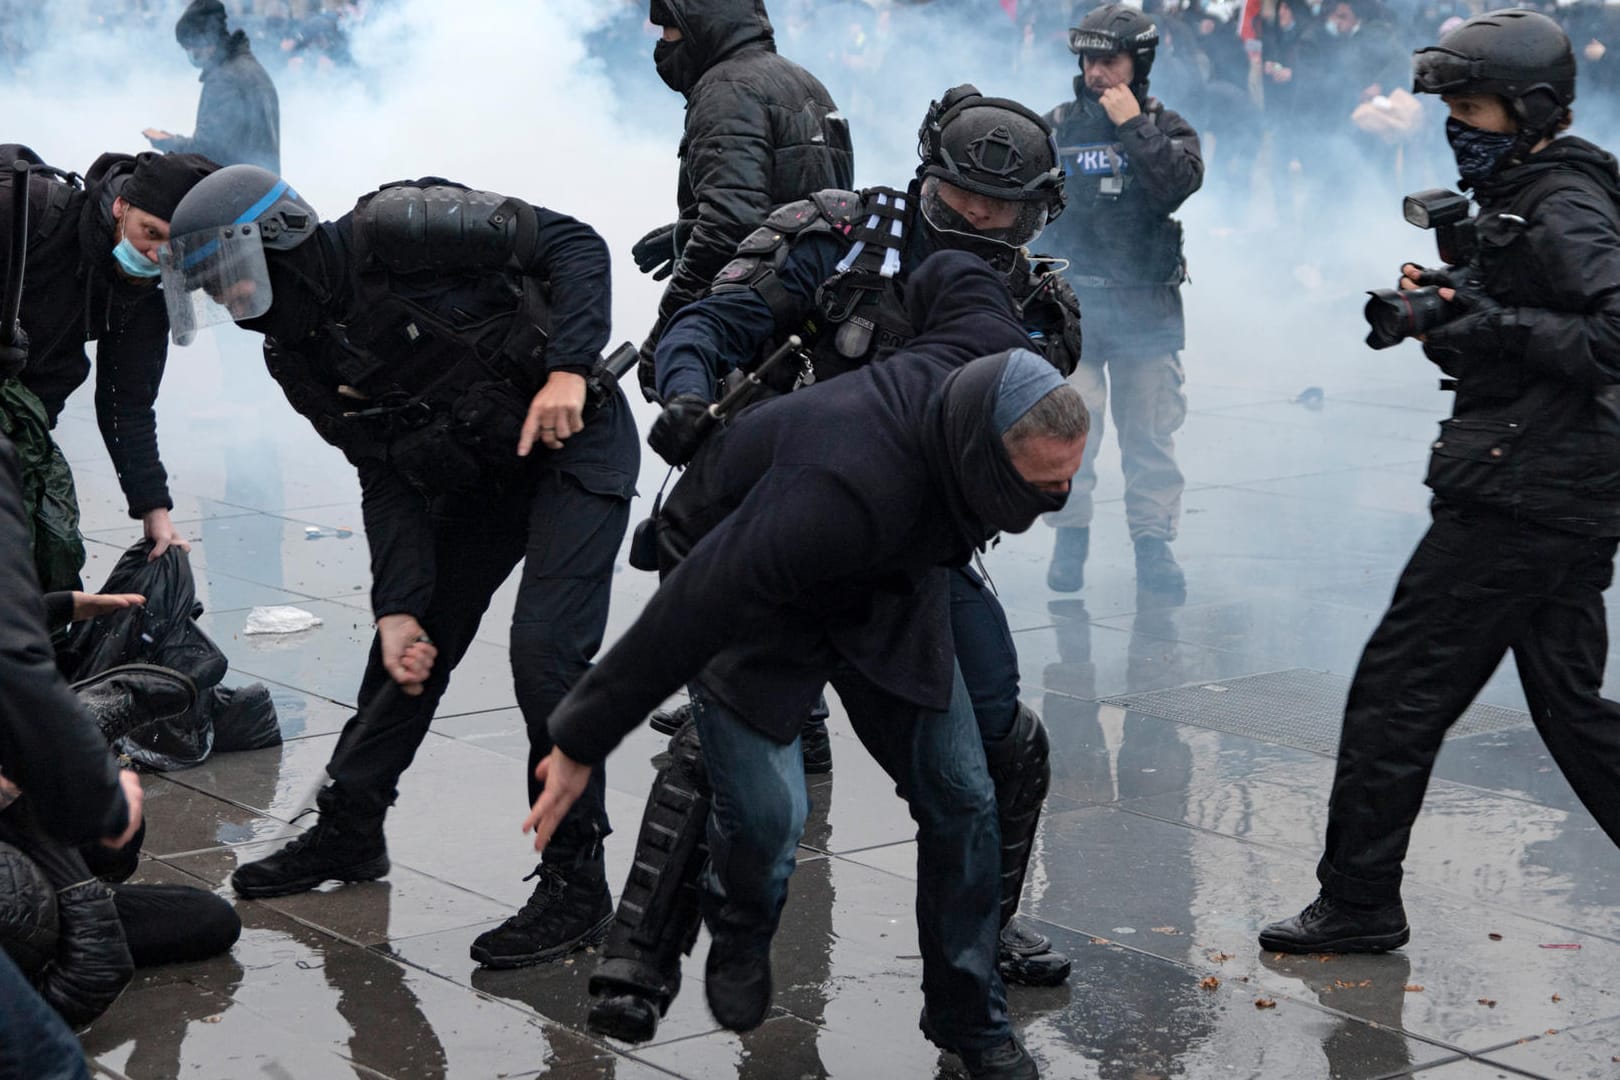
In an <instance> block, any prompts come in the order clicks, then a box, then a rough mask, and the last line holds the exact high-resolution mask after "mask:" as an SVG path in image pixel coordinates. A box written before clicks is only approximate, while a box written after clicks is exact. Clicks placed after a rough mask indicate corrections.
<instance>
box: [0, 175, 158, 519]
mask: <svg viewBox="0 0 1620 1080" xmlns="http://www.w3.org/2000/svg"><path fill="white" fill-rule="evenodd" d="M134 170H135V159H134V158H133V157H131V156H129V155H128V154H103V155H101V157H99V158H97V159H96V163H95V164H94V165H92V166H91V167H90V171H89V172H88V173H87V174H86V175H85V181H84V183H85V186H84V189H83V190H82V191H77V190H70V189H69V188H68V186H67V185H65V184H63V183H61V182H60V181H56V180H52V179H50V178H49V177H47V176H45V175H44V174H40V173H36V174H35V175H34V178H33V180H32V181H31V183H30V185H29V204H28V207H29V209H28V216H29V222H30V225H29V232H30V234H31V235H30V238H29V247H28V268H27V272H26V273H25V275H24V277H23V304H22V327H23V330H24V331H26V332H27V334H28V340H29V351H28V367H27V368H26V369H25V370H24V371H23V374H22V382H23V385H24V386H26V387H28V389H29V390H32V391H33V392H34V393H35V394H36V395H38V397H39V399H40V401H41V402H43V403H44V405H45V412H46V414H47V416H49V418H50V422H51V425H52V426H53V427H54V426H55V424H56V418H57V417H58V416H59V415H60V414H61V412H62V406H63V405H64V404H65V403H66V402H67V399H68V395H69V394H71V393H73V391H74V390H76V389H78V388H79V386H80V385H81V384H82V383H83V382H84V381H85V379H86V378H87V377H88V376H89V374H90V359H89V357H88V356H86V355H85V350H84V343H85V342H86V341H95V342H96V343H97V345H96V421H97V423H98V424H99V425H100V427H101V435H102V438H103V440H104V441H105V442H106V444H107V453H108V454H109V455H110V456H111V458H112V463H113V467H114V468H115V469H117V470H118V482H119V484H120V486H121V487H122V488H123V490H124V497H125V498H126V499H128V500H129V512H130V516H131V517H140V516H141V515H142V514H144V513H146V512H147V511H148V510H152V509H155V508H158V507H163V508H165V509H168V508H171V507H173V505H174V503H173V502H172V501H171V500H170V498H169V488H168V474H167V473H166V472H164V469H163V463H162V461H161V460H160V459H159V457H158V444H157V416H156V414H155V413H154V412H153V403H154V402H155V401H156V400H157V392H158V383H159V382H160V381H161V380H162V378H163V365H164V362H165V360H166V359H167V357H168V349H169V346H168V335H169V314H168V311H167V310H166V309H165V307H164V305H163V293H162V292H161V291H160V290H159V289H158V287H157V282H156V281H155V280H154V281H152V282H149V283H145V282H141V283H138V282H133V281H131V280H129V279H128V278H125V277H124V276H123V275H122V274H121V273H119V271H118V268H117V264H116V263H115V262H114V261H113V257H112V249H113V246H114V245H113V219H112V204H113V200H114V198H115V197H116V196H117V195H118V193H119V191H120V190H122V188H123V185H124V182H125V181H127V180H128V179H129V175H130V173H132V172H134ZM11 198H12V191H11V187H10V185H3V186H0V249H3V248H4V246H5V245H6V244H7V243H9V239H10V232H11ZM0 273H3V271H0Z"/></svg>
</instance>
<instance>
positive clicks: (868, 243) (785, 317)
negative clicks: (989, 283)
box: [591, 85, 1081, 1040]
mask: <svg viewBox="0 0 1620 1080" xmlns="http://www.w3.org/2000/svg"><path fill="white" fill-rule="evenodd" d="M919 137H920V147H921V152H922V163H921V164H920V165H919V166H918V169H917V175H916V177H915V178H914V179H913V180H912V181H911V183H910V184H909V185H908V186H907V187H906V188H904V189H895V188H870V189H868V190H866V191H864V192H859V193H857V192H852V191H837V190H830V191H822V192H817V193H816V194H815V195H813V196H812V197H811V198H809V199H807V200H804V201H802V202H797V203H790V204H788V205H786V206H782V207H779V208H778V209H777V210H775V211H774V212H772V214H771V216H770V218H769V219H768V220H767V221H766V222H765V224H764V226H763V227H761V228H760V229H759V230H757V231H756V232H754V233H753V234H752V235H751V236H749V237H748V239H747V240H746V241H744V243H743V244H742V245H741V247H740V248H739V249H738V252H737V255H736V258H735V259H733V260H732V261H731V262H730V263H728V264H727V265H726V267H725V268H724V269H723V270H722V271H721V272H720V275H719V276H718V277H717V278H716V279H715V283H714V285H713V287H712V290H711V292H710V294H709V295H708V296H707V297H705V298H704V299H703V300H700V301H698V302H697V303H695V304H692V305H690V306H689V307H686V308H685V309H683V310H682V311H680V312H679V313H678V314H677V315H676V316H675V318H674V319H673V320H672V321H671V323H670V325H669V327H668V329H667V331H666V333H665V334H664V336H663V338H662V340H661V341H660V343H659V346H658V351H657V376H658V390H659V393H660V396H661V397H662V398H663V400H664V401H666V402H667V404H666V405H665V407H664V410H663V412H662V413H661V414H660V415H659V417H658V419H657V420H656V421H655V422H654V424H653V428H652V431H651V433H650V435H649V436H648V442H649V444H650V445H651V446H652V447H653V449H654V450H656V451H658V453H659V454H660V455H662V456H663V457H664V458H665V460H667V461H669V462H670V463H671V464H682V465H684V464H686V463H687V462H688V461H691V460H692V459H693V458H694V455H696V457H697V458H699V459H701V458H702V457H703V455H704V454H705V453H706V452H707V450H706V447H707V446H708V445H709V444H708V443H707V442H706V441H705V438H706V435H707V432H708V415H709V414H708V406H709V403H710V402H711V401H712V400H714V398H715V396H716V395H717V393H718V392H719V390H720V388H721V386H722V385H724V384H725V382H726V380H727V379H728V378H729V379H732V380H735V378H736V376H737V375H739V374H741V373H742V372H743V371H750V370H754V369H756V368H757V365H758V364H759V362H760V361H761V360H762V359H764V358H765V357H766V356H767V355H768V354H771V353H773V352H776V351H777V346H778V344H779V343H780V342H782V341H785V340H786V339H787V338H788V337H789V336H790V335H798V336H800V338H801V339H802V340H803V342H804V344H803V347H802V348H801V349H800V350H799V351H798V352H797V353H796V354H794V355H792V356H791V357H789V358H788V363H787V365H786V366H785V367H783V366H773V368H772V369H771V370H754V373H755V374H756V375H757V376H758V377H759V378H761V379H763V380H764V381H765V382H766V383H767V384H768V385H770V386H771V387H772V388H774V389H775V390H777V391H780V392H789V391H792V390H795V389H797V388H800V387H803V386H806V385H810V384H819V383H822V382H825V381H827V380H828V379H831V378H834V377H837V376H840V375H842V374H844V373H847V372H850V371H853V370H856V369H859V368H862V367H864V366H866V365H868V364H871V363H873V362H874V361H879V360H883V359H886V358H887V357H888V356H890V355H891V354H893V353H894V352H895V351H896V350H898V349H903V348H904V347H905V346H906V344H907V343H908V342H909V341H910V340H911V339H912V338H913V337H914V336H915V335H916V332H917V330H916V324H915V313H914V312H912V311H910V310H909V309H908V307H907V304H906V298H905V295H904V289H905V285H906V283H907V282H908V280H909V278H910V274H911V271H912V270H913V269H914V268H916V267H917V266H919V265H921V264H922V262H923V261H924V260H925V259H926V258H927V257H928V256H929V255H930V254H932V253H934V252H938V251H943V250H947V249H956V250H961V251H968V252H971V253H974V254H976V255H978V256H980V257H981V258H982V259H983V260H984V261H986V262H988V263H991V264H992V265H993V266H994V267H995V268H996V270H997V271H998V276H999V277H1000V280H1001V281H1002V282H1003V283H1004V284H1005V285H1006V287H1007V288H1008V290H1009V291H1010V293H1011V294H1012V297H1013V298H1014V302H1015V304H1016V306H1017V308H1018V310H1019V314H1020V317H1021V319H1022V320H1023V324H1024V326H1025V329H1026V333H1027V334H1028V335H1029V337H1030V339H1031V341H1030V344H1033V345H1035V346H1037V347H1039V348H1040V349H1041V350H1042V351H1043V352H1044V354H1045V356H1046V357H1047V359H1048V360H1049V362H1051V363H1052V365H1053V366H1054V367H1055V368H1057V369H1058V370H1059V371H1061V372H1063V373H1065V374H1066V373H1067V372H1069V371H1072V370H1073V369H1074V365H1075V362H1076V360H1077V359H1078V357H1079V354H1080V344H1081V343H1080V328H1079V310H1078V308H1077V306H1076V303H1075V300H1074V296H1073V293H1072V291H1071V290H1069V289H1068V287H1067V286H1066V285H1065V284H1064V282H1063V279H1062V277H1061V276H1060V275H1058V274H1057V273H1056V272H1055V268H1054V264H1053V262H1052V261H1050V260H1047V259H1043V258H1041V257H1039V256H1031V255H1029V254H1028V252H1027V250H1026V248H1025V245H1027V244H1029V243H1031V242H1033V241H1034V240H1035V238H1036V237H1037V236H1038V235H1039V234H1040V231H1041V229H1042V228H1043V227H1044V226H1045V224H1046V222H1047V221H1048V220H1049V219H1050V218H1052V217H1055V216H1056V215H1057V214H1059V213H1061V211H1062V208H1063V187H1062V171H1061V169H1060V167H1059V164H1058V159H1057V153H1056V149H1055V147H1054V146H1053V143H1052V137H1051V129H1050V128H1049V127H1047V126H1046V124H1045V123H1044V122H1043V121H1042V120H1041V118H1040V117H1039V116H1038V115H1037V114H1035V113H1034V112H1032V111H1031V110H1029V109H1027V108H1025V107H1024V106H1022V105H1020V104H1018V103H1017V102H1014V101H1008V100H1005V99H1000V98H987V97H985V96H983V95H982V94H980V93H979V91H978V90H977V89H976V88H975V87H973V86H971V85H963V86H958V87H955V88H953V89H952V90H950V91H949V92H947V93H946V94H945V95H944V96H943V97H942V98H941V99H940V100H939V101H936V102H934V103H933V106H932V108H931V109H930V110H929V112H928V115H927V117H926V118H925V120H924V122H923V124H922V127H921V130H920V132H919ZM971 358H972V357H971V354H968V355H963V356H962V357H961V358H960V359H961V360H962V361H964V362H965V361H966V360H968V359H971ZM775 364H776V365H781V364H782V360H780V359H778V360H777V361H776V362H775ZM834 422H836V421H834ZM950 595H951V624H952V632H953V639H954V642H955V646H956V654H957V659H958V662H959V663H960V665H961V668H962V673H963V677H964V679H965V681H966V685H967V688H968V691H969V693H970V695H971V697H972V701H973V707H974V712H975V717H976V719H977V721H978V726H979V732H980V736H981V739H982V741H983V743H984V747H985V753H986V757H987V760H988V762H989V764H990V774H991V778H992V780H993V781H994V782H995V785H996V791H997V801H998V804H999V807H1000V824H1001V833H1002V844H1003V848H1002V896H1001V928H1002V936H1001V955H1000V966H1001V972H1002V975H1003V976H1004V977H1005V978H1007V979H1009V980H1011V981H1016V982H1022V983H1028V984H1032V985H1053V984H1056V983H1060V982H1062V981H1063V980H1064V979H1065V978H1066V977H1067V975H1068V972H1069V967H1070V962H1069V959H1068V958H1067V957H1066V956H1063V955H1062V954H1060V953H1057V952H1055V951H1053V949H1052V947H1051V942H1050V940H1049V939H1047V938H1046V937H1045V936H1044V935H1042V934H1040V933H1038V932H1037V931H1036V930H1035V929H1034V928H1033V927H1031V926H1030V925H1029V924H1027V923H1026V922H1024V921H1022V920H1017V919H1015V918H1014V915H1015V913H1016V911H1017V909H1018V904H1019V899H1020V896H1021V894H1022V891H1023V883H1024V876H1025V870H1026V867H1027V864H1028V860H1029V856H1030V852H1031V848H1032V845H1033V842H1034V836H1035V828H1036V825H1037V823H1038V820H1039V816H1040V811H1041V807H1042V804H1043V802H1044V800H1045V795H1046V789H1047V786H1048V784H1049V781H1050V769H1049V765H1048V760H1047V754H1048V751H1047V738H1046V733H1045V730H1044V729H1043V728H1042V727H1041V723H1040V719H1039V717H1037V716H1036V715H1035V713H1034V712H1032V711H1031V710H1029V709H1028V708H1027V707H1024V706H1023V705H1021V704H1020V702H1019V700H1018V658H1017V655H1016V653H1015V652H1014V650H1013V645H1012V636H1011V633H1010V631H1009V629H1008V626H1007V620H1006V615H1005V614H1004V613H1003V611H1002V609H1001V606H1000V604H999V602H998V601H997V600H996V598H995V596H994V595H993V594H992V593H991V592H990V590H989V589H988V587H987V586H986V585H985V583H984V582H983V580H982V579H981V578H980V577H979V576H978V575H977V574H976V573H974V571H973V570H972V569H971V567H967V566H962V567H959V568H957V569H955V570H953V571H952V573H951V574H950ZM804 738H805V736H803V735H801V741H803V740H804ZM805 758H806V767H807V768H808V767H809V764H810V755H809V754H808V753H806V755H805ZM705 783H706V781H705V780H704V779H703V766H702V759H701V756H700V753H699V750H698V747H697V745H696V739H695V733H693V732H692V731H691V730H690V728H689V727H688V728H686V729H683V730H682V731H680V732H678V733H677V734H676V737H675V740H674V743H673V745H672V760H671V764H670V765H669V766H668V767H667V768H666V769H665V770H664V771H663V772H662V773H661V774H660V776H659V779H658V781H657V785H656V788H657V789H659V790H700V789H701V788H702V787H703V786H704V784H705ZM670 805H672V802H671V800H668V799H666V800H660V799H659V798H658V796H657V793H656V790H655V795H654V797H653V800H652V802H650V803H649V812H648V817H647V819H646V820H645V822H644V826H643V834H642V839H641V842H640V844H639V845H638V848H637V856H636V863H637V865H638V867H639V868H640V870H638V874H637V875H635V876H633V878H632V881H631V882H630V884H629V885H628V886H627V889H626V893H625V896H624V898H623V899H622V901H621V904H620V908H619V920H618V922H617V923H616V924H615V927H614V930H613V932H612V933H611V934H610V936H609V940H608V942H607V943H606V945H605V946H604V949H603V957H604V959H603V962H602V963H601V965H600V966H599V968H598V971H597V974H596V976H595V977H594V978H593V980H592V992H593V993H594V994H596V995H597V997H598V1001H597V1003H596V1005H595V1006H594V1007H593V1009H592V1012H591V1023H592V1025H593V1027H595V1028H596V1029H597V1030H599V1031H603V1032H605V1033H608V1034H613V1035H616V1036H618V1037H621V1038H627V1039H631V1040H643V1039H647V1038H651V1037H652V1035H653V1033H654V1031H655V1030H656V1025H657V1022H658V1017H659V1015H660V1013H661V1012H662V1011H663V1010H664V1009H667V1008H668V1005H669V1002H670V1000H671V999H672V998H673V996H674V993H675V988H676V986H677V984H678V981H679V966H678V960H679V953H680V950H681V948H682V946H683V945H684V946H685V947H688V948H689V947H690V944H691V943H690V940H689V939H688V938H689V934H690V933H691V932H692V931H693V930H694V929H695V924H696V911H695V909H693V908H690V907H689V908H688V909H687V911H686V914H685V916H684V917H685V919H686V920H687V923H686V925H684V926H683V925H681V921H682V920H681V917H680V916H678V915H677V914H675V912H676V910H677V905H673V904H666V903H648V902H646V895H648V894H658V892H659V890H665V891H666V892H669V891H670V890H676V891H678V889H679V885H678V882H680V881H681V880H682V879H683V878H686V877H688V876H690V875H691V874H692V873H693V870H692V867H691V865H690V864H691V863H693V862H697V863H701V856H699V855H697V854H695V853H694V852H693V851H692V850H687V851H684V852H676V851H672V850H671V849H669V847H668V845H667V844H666V843H665V842H664V841H663V839H662V838H663V837H665V836H666V835H667V834H668V833H669V832H670V831H671V830H672V829H673V830H674V831H679V829H680V825H679V824H678V823H673V824H672V820H666V817H667V815H666V814H665V811H666V810H667V808H668V807H669V806H670ZM683 812H684V813H685V814H686V815H687V816H690V815H692V814H698V815H700V816H701V813H702V807H701V806H700V805H698V804H695V803H686V804H683ZM676 816H677V817H678V816H680V815H676ZM649 868H650V869H651V871H652V874H651V876H649V874H648V873H647V871H648V870H649ZM650 877H651V878H656V880H651V879H650ZM643 890H646V892H644V891H643ZM669 895H671V896H673V895H675V893H674V892H669ZM648 943H652V944H651V945H649V944H648Z"/></svg>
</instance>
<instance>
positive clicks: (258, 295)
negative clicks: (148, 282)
mask: <svg viewBox="0 0 1620 1080" xmlns="http://www.w3.org/2000/svg"><path fill="white" fill-rule="evenodd" d="M319 225H320V218H319V217H318V216H317V215H316V213H315V208H314V207H312V206H310V205H309V203H307V202H305V201H304V199H303V198H302V197H301V196H300V195H299V194H298V192H296V191H294V190H293V189H292V188H291V187H290V186H288V184H287V181H285V180H283V179H282V178H281V177H279V176H277V175H276V174H275V173H273V172H270V171H269V170H268V169H261V168H259V167H258V166H257V165H231V166H228V167H226V168H223V169H221V170H219V171H218V172H216V173H213V174H212V175H210V176H207V177H204V178H203V179H202V180H200V181H199V182H198V183H197V185H196V186H195V187H193V188H192V189H191V191H189V192H188V193H187V194H186V197H185V198H183V199H181V200H180V205H179V206H177V207H175V210H174V217H172V218H170V219H169V242H168V243H167V244H165V245H164V247H163V250H162V253H161V255H160V258H159V264H160V265H161V266H162V267H163V294H164V299H165V300H166V301H167V303H168V306H169V326H170V329H171V330H172V331H173V332H174V339H175V341H176V342H177V343H179V344H181V345H186V344H189V343H190V341H191V339H192V338H193V337H194V336H195V335H196V333H197V331H198V330H200V329H202V328H203V327H205V326H209V325H212V324H213V323H217V322H224V321H226V320H231V319H234V320H235V321H237V322H241V321H243V320H244V319H251V318H256V317H257V316H260V315H263V314H264V313H265V312H266V311H268V310H269V308H270V302H271V292H270V278H269V270H268V267H267V265H266V263H265V257H264V253H265V252H266V251H291V250H292V249H293V248H295V247H297V246H298V245H300V244H302V243H303V242H304V241H306V240H308V239H309V238H310V237H311V236H313V235H315V230H316V228H317V227H318V226H319Z"/></svg>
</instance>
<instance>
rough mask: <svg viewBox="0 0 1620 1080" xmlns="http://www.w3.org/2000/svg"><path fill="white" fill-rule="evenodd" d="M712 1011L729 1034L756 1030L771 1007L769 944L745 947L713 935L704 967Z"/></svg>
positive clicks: (705, 989) (704, 986)
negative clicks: (730, 1032)
mask: <svg viewBox="0 0 1620 1080" xmlns="http://www.w3.org/2000/svg"><path fill="white" fill-rule="evenodd" d="M703 990H704V993H705V995H706V996H707V997H708V999H709V1012H711V1013H713V1014H714V1019H715V1021H716V1022H717V1023H719V1025H720V1026H721V1027H723V1028H725V1029H726V1030H727V1031H753V1030H754V1029H755V1028H757V1027H759V1025H760V1024H763V1023H764V1022H765V1014H766V1013H767V1012H769V1011H770V1008H771V954H770V942H768V941H767V942H765V943H764V945H763V946H761V945H759V944H751V945H744V944H743V943H741V942H739V941H737V940H736V939H734V938H733V937H732V936H731V935H729V934H724V933H719V934H715V935H714V940H713V941H712V942H710V944H709V958H708V960H707V961H705V963H704V965H703Z"/></svg>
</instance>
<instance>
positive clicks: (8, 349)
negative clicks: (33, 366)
mask: <svg viewBox="0 0 1620 1080" xmlns="http://www.w3.org/2000/svg"><path fill="white" fill-rule="evenodd" d="M27 366H28V335H27V334H25V333H23V328H22V327H20V326H19V327H17V340H15V341H13V342H12V343H11V344H10V345H0V379H9V378H11V377H12V376H13V375H20V374H22V369H23V368H25V367H27Z"/></svg>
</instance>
